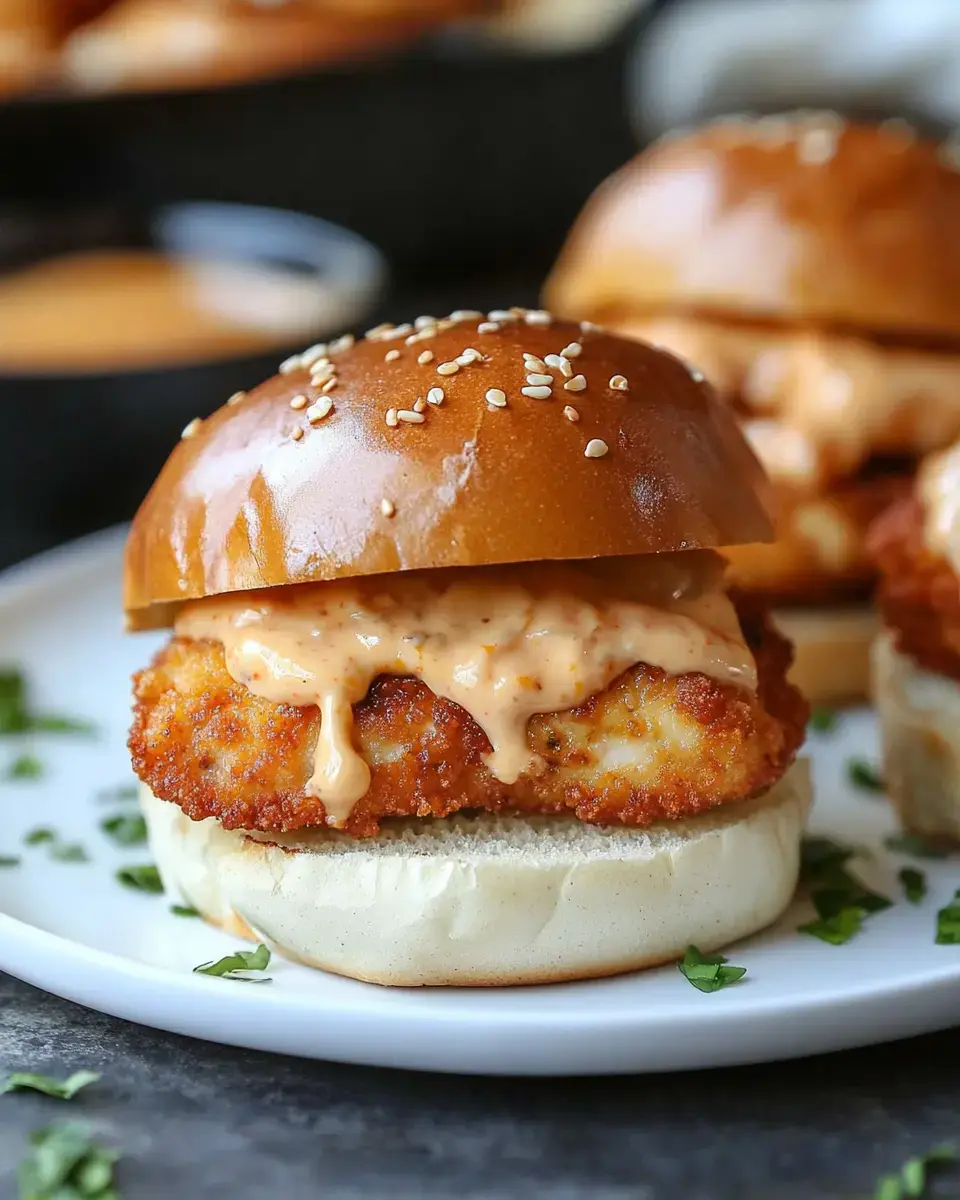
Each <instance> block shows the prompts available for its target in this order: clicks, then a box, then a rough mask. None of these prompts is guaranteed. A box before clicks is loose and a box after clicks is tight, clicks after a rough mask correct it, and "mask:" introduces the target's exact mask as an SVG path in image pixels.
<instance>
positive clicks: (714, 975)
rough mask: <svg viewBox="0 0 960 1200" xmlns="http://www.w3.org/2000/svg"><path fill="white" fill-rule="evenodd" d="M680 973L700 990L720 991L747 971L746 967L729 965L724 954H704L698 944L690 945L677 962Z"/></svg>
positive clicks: (735, 981)
mask: <svg viewBox="0 0 960 1200" xmlns="http://www.w3.org/2000/svg"><path fill="white" fill-rule="evenodd" d="M677 967H678V969H679V971H680V974H681V975H683V976H684V978H685V979H686V980H687V981H688V982H689V983H692V984H693V986H694V987H695V988H696V989H697V990H698V991H700V992H719V991H720V989H721V988H725V987H729V986H730V985H731V984H732V983H737V981H738V980H740V979H742V978H743V977H744V975H746V973H747V968H746V967H730V966H727V960H726V959H725V958H724V957H723V955H722V954H702V953H701V952H700V950H698V949H697V947H696V946H688V947H687V952H686V954H685V955H684V956H683V960H682V961H681V962H678V963H677Z"/></svg>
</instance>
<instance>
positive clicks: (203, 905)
mask: <svg viewBox="0 0 960 1200" xmlns="http://www.w3.org/2000/svg"><path fill="white" fill-rule="evenodd" d="M141 802H142V805H143V809H144V813H145V814H146V817H147V820H148V823H149V826H150V843H151V848H152V851H153V854H154V855H155V857H156V861H157V865H158V866H159V868H160V873H161V875H162V877H163V880H164V883H165V885H166V887H167V889H168V891H169V892H170V893H171V895H173V896H179V897H180V898H182V899H183V900H184V901H185V902H187V903H189V904H192V905H193V906H195V907H196V908H197V909H198V910H199V911H200V912H201V913H202V914H203V915H204V916H205V917H206V918H207V919H208V920H210V921H212V922H213V923H214V924H217V925H220V926H222V927H223V928H225V929H228V930H229V931H230V932H231V933H234V934H239V935H241V936H251V937H254V938H257V939H260V940H263V941H265V942H267V943H268V944H269V945H270V946H271V948H272V949H274V950H276V951H277V952H278V953H280V954H282V955H284V956H285V957H287V958H293V959H296V960H297V961H300V962H303V963H306V964H307V965H309V966H312V967H320V968H322V969H323V970H325V971H333V972H335V973H336V974H340V975H349V976H351V977H352V978H355V979H363V980H366V981H368V982H371V983H383V984H393V985H400V986H422V985H433V986H440V985H456V986H500V985H504V984H519V983H554V982H559V981H561V980H566V979H586V978H591V977H595V976H601V975H615V974H619V973H620V972H623V971H632V970H637V969H639V968H641V967H649V966H655V965H657V964H659V963H663V962H670V961H672V960H674V959H677V958H681V957H682V956H683V953H684V951H685V950H686V948H687V946H688V945H689V944H690V943H691V942H693V943H695V944H696V945H698V946H699V947H700V949H701V950H704V951H707V950H714V949H718V948H720V947H721V946H725V945H727V944H728V943H730V942H733V941H736V940H737V939H738V938H741V937H746V936H748V935H749V934H751V933H755V932H756V931H757V930H758V929H762V928H764V927H765V926H766V925H769V924H770V923H771V922H772V921H775V920H776V919H777V917H779V916H780V914H781V913H782V912H783V911H784V909H785V908H786V907H787V905H788V904H789V902H790V899H791V897H792V896H793V892H794V888H795V887H796V884H797V872H798V866H799V848H800V837H801V833H802V831H803V822H804V818H805V816H806V812H807V808H808V806H809V803H810V783H809V771H808V764H807V763H806V762H804V761H801V762H799V763H797V764H795V765H794V766H793V767H792V768H791V770H790V771H789V772H788V773H787V774H786V775H785V776H784V777H783V779H781V780H780V782H779V783H778V784H777V785H776V786H775V787H774V788H773V789H772V790H771V791H770V792H768V793H767V795H765V796H763V797H760V798H758V799H755V800H750V801H747V802H746V803H744V804H738V805H724V806H723V807H722V808H721V809H719V810H718V811H717V812H715V813H711V814H707V815H702V816H698V817H696V818H694V819H693V820H691V821H668V822H665V823H664V824H663V825H660V826H654V827H652V828H651V829H646V830H628V829H623V828H607V829H604V828H600V827H598V826H595V825H589V824H587V823H586V822H583V821H577V820H576V819H571V820H563V819H558V818H551V817H540V818H529V819H528V818H521V817H517V816H508V817H504V818H499V817H493V816H486V817H479V818H476V819H470V818H468V817H453V818H451V819H449V820H445V821H426V822H417V821H409V822H402V823H398V824H396V825H394V826H393V827H391V829H390V830H389V831H384V832H383V833H381V834H380V836H378V837H376V838H370V839H361V840H357V839H355V838H350V837H345V836H343V835H340V834H337V833H335V832H333V831H327V830H318V831H316V832H311V833H309V834H307V835H293V834H287V835H278V836H275V837H273V838H271V839H270V840H265V839H263V838H262V837H259V836H249V835H248V836H244V834H243V833H242V832H238V831H234V832H228V831H226V830H224V829H223V827H222V826H221V825H220V824H219V823H218V822H217V821H216V820H214V819H207V820H206V821H201V822H195V821H191V820H190V818H189V817H187V816H185V815H184V814H183V812H182V811H181V810H180V808H179V807H178V806H177V805H176V804H170V803H167V802H166V801H163V800H158V799H157V798H156V797H155V796H153V795H152V794H151V793H150V792H149V791H147V790H146V789H145V790H144V792H143V793H142V797H141Z"/></svg>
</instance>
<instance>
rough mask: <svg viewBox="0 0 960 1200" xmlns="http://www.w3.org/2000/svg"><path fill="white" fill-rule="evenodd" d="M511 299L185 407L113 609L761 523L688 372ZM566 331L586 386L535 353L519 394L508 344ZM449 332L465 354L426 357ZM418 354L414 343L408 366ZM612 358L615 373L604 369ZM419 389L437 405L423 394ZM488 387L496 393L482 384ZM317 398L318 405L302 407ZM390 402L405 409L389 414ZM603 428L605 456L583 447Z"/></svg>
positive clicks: (734, 537)
mask: <svg viewBox="0 0 960 1200" xmlns="http://www.w3.org/2000/svg"><path fill="white" fill-rule="evenodd" d="M517 311H518V312H519V313H520V314H521V315H519V316H514V318H513V319H511V320H502V321H500V322H497V323H495V324H496V328H495V329H493V330H491V329H489V328H488V326H487V325H486V324H485V322H486V318H481V317H480V316H479V314H466V315H465V314H455V315H456V316H457V317H458V318H459V319H457V320H456V321H451V322H450V323H448V324H446V327H445V328H441V329H439V330H438V331H437V332H435V333H433V334H432V335H431V334H430V332H429V330H424V331H423V333H424V335H423V336H421V338H420V340H418V341H416V342H415V343H414V344H413V345H407V344H406V337H407V336H408V335H409V327H406V330H404V329H403V328H401V331H400V333H399V335H398V334H393V333H392V332H391V330H389V329H388V330H386V331H380V332H379V333H376V331H373V332H374V333H375V334H376V336H374V337H369V338H366V339H364V340H363V341H360V342H358V343H357V344H356V345H355V346H351V347H348V348H345V347H343V346H334V347H331V348H330V353H331V355H332V362H333V369H334V370H335V372H336V374H335V386H334V387H333V389H332V391H330V392H329V394H328V395H324V394H323V393H322V391H321V390H320V388H319V387H318V386H314V385H312V384H311V382H310V374H309V372H308V370H307V369H306V368H304V367H300V366H298V365H297V363H296V362H293V363H287V364H284V366H285V370H286V373H281V374H280V375H277V376H275V377H274V378H273V379H270V380H268V381H267V382H266V383H265V384H263V385H262V386H261V387H258V388H256V389H255V390H254V391H252V392H250V393H249V394H247V395H246V396H245V397H243V398H241V399H239V402H237V403H233V404H230V405H227V406H225V407H224V408H222V409H220V410H219V411H218V412H216V413H215V414H214V415H213V416H212V417H210V418H209V419H208V420H207V421H205V422H204V423H203V424H202V425H198V423H193V425H192V426H191V427H190V428H189V429H188V431H187V432H188V433H189V434H191V436H189V437H185V438H184V439H183V440H182V441H181V442H180V444H179V445H178V446H177V447H176V449H175V450H174V452H173V454H172V455H171V456H170V458H169V459H168V461H167V463H166V465H165V466H164V468H163V470H162V471H161V472H160V475H159V477H158V479H157V481H156V483H155V484H154V486H153V488H152V490H151V491H150V494H149V495H148V496H147V498H146V500H145V501H144V503H143V504H142V506H141V508H140V511H139V512H138V513H137V515H136V517H135V519H134V522H133V527H132V529H131V532H130V537H129V540H128V543H127V552H126V566H125V581H124V604H125V608H126V611H127V614H128V619H129V623H130V625H131V627H133V628H148V627H157V626H159V625H162V624H164V623H168V622H169V620H170V618H171V614H172V611H173V609H174V608H175V606H176V605H177V604H178V603H179V602H181V601H184V600H187V599H193V598H198V597H203V596H210V595H217V594H221V593H225V592H237V591H244V590H247V589H249V588H261V587H271V586H275V585H283V584H292V583H306V582H313V581H317V580H326V579H337V578H344V577H349V576H357V575H372V574H379V573H383V572H393V571H401V570H411V569H415V568H433V567H452V566H460V567H471V566H483V565H489V564H494V563H509V562H531V561H541V560H544V559H577V558H593V557H600V556H610V555H627V554H649V553H654V552H657V551H668V550H687V549H697V548H710V547H717V546H722V545H729V544H733V543H736V542H743V541H762V540H764V539H767V538H769V537H770V535H771V528H770V523H769V519H768V517H767V514H766V511H765V509H764V505H763V502H762V499H761V495H760V492H761V491H762V490H763V488H764V484H765V481H764V478H763V474H762V470H761V468H760V466H759V464H758V462H757V460H756V459H755V458H754V456H753V453H752V451H751V450H750V449H749V448H748V447H747V444H746V442H745V441H744V440H743V437H742V435H741V434H740V432H739V430H738V428H737V425H736V422H735V419H734V418H733V416H732V415H731V413H730V412H729V410H728V409H727V408H726V407H725V406H723V405H722V404H720V403H719V402H718V401H717V399H716V397H715V396H714V394H713V391H712V390H711V389H710V388H709V387H708V386H707V385H705V384H703V383H702V382H699V381H698V380H699V376H697V377H694V376H692V375H691V374H690V372H689V371H688V369H687V368H686V367H685V366H684V365H683V364H682V363H681V362H680V361H679V360H678V359H676V358H674V357H672V356H671V355H669V354H665V353H662V352H660V351H657V350H655V349H653V348H652V347H650V346H647V345H644V344H643V343H640V342H633V341H627V340H625V339H623V338H618V337H614V336H612V335H610V334H606V333H602V332H597V331H594V330H589V331H587V332H584V331H582V330H581V328H580V326H579V325H573V324H567V323H564V322H554V323H552V324H531V323H529V322H528V320H527V319H525V317H524V316H523V315H522V313H523V310H517ZM527 316H528V317H529V318H530V319H533V320H535V319H536V314H527ZM544 319H545V318H544ZM478 324H479V325H480V326H481V328H482V329H483V332H480V331H479V330H478ZM571 346H572V347H573V348H572V349H571V350H570V354H571V356H573V357H572V362H573V367H572V370H573V371H574V372H576V373H577V375H582V376H583V377H584V379H585V380H586V386H585V387H584V388H583V389H582V390H577V391H568V390H564V387H563V384H564V381H565V377H564V375H563V374H562V373H561V371H560V369H558V368H553V369H552V371H551V373H552V375H553V376H554V384H553V391H552V395H551V396H550V397H549V398H536V397H530V396H527V395H524V394H523V393H522V391H521V389H522V388H524V387H528V386H530V385H529V384H528V382H527V376H528V374H531V371H530V370H529V369H528V368H527V367H526V366H525V365H524V357H523V355H524V352H529V353H532V354H535V355H539V356H540V358H541V359H543V358H545V357H546V356H547V355H559V352H560V351H561V350H563V349H564V348H567V347H571ZM577 346H581V347H582V349H581V351H580V352H579V353H578V352H577V349H576V347H577ZM468 349H475V350H476V351H477V352H478V353H479V354H482V355H483V357H482V359H480V360H479V361H475V362H469V363H467V362H465V365H463V366H461V367H459V368H458V370H457V371H456V373H454V374H446V373H442V372H445V371H447V370H448V367H446V366H445V365H442V364H448V363H451V362H455V360H456V359H457V357H458V356H464V358H465V359H467V358H469V357H470V356H469V355H464V351H466V350H468ZM318 353H319V352H318V351H316V350H315V351H314V354H313V355H311V356H308V357H316V356H317V355H318ZM424 354H430V355H432V358H431V360H430V361H429V362H427V363H420V362H419V361H418V359H419V356H421V355H424ZM388 359H390V361H387V360H388ZM438 368H439V369H438ZM618 375H619V376H622V377H623V378H624V379H625V380H626V381H627V386H628V388H629V390H626V391H624V390H618V389H616V388H614V387H611V386H610V381H611V380H612V379H614V378H615V377H616V376H618ZM574 382H575V384H576V385H577V386H579V383H578V381H577V380H574ZM534 386H535V385H534ZM434 388H442V389H443V401H442V403H441V404H440V405H434V404H430V403H426V404H424V398H425V397H427V395H428V393H429V392H430V391H431V389H434ZM493 389H497V391H496V393H495V399H500V398H501V397H500V395H499V393H500V392H502V393H503V396H504V397H505V398H506V407H499V408H498V407H494V406H492V405H491V404H490V403H488V402H487V400H486V395H487V393H488V391H491V390H493ZM304 397H306V398H307V402H308V407H303V406H304V403H305V401H304V399H303V398H304ZM318 398H319V399H320V400H321V402H326V401H328V400H332V401H333V407H332V410H331V411H330V412H329V414H328V415H326V416H325V417H322V418H318V417H317V412H316V410H315V409H314V408H313V404H314V402H315V401H316V400H317V399H318ZM418 401H419V403H420V404H422V405H423V408H424V411H423V412H422V414H418V413H414V410H415V407H416V406H417V404H418ZM565 406H574V407H575V408H576V410H577V412H578V413H579V420H577V421H571V420H569V419H568V418H567V417H566V416H565V415H564V407H565ZM390 409H398V410H401V411H402V412H404V413H412V414H413V415H416V416H422V418H423V420H422V423H419V424H414V423H407V422H404V421H402V420H401V421H398V423H397V424H396V426H395V427H391V426H390V425H388V424H387V420H386V416H387V414H388V411H389V410H390ZM312 416H313V417H314V418H315V421H311V417H312ZM197 426H198V427H197ZM601 440H602V442H603V443H605V444H606V446H607V447H608V450H607V452H606V453H605V454H603V455H602V457H587V456H586V453H585V452H586V451H587V448H588V447H590V446H591V443H593V446H594V448H597V449H602V447H599V446H597V443H598V442H599V441H601Z"/></svg>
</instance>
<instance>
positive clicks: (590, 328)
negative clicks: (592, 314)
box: [580, 321, 603, 333]
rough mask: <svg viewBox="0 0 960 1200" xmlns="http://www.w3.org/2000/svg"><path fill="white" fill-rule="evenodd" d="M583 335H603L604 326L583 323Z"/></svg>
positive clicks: (589, 322)
mask: <svg viewBox="0 0 960 1200" xmlns="http://www.w3.org/2000/svg"><path fill="white" fill-rule="evenodd" d="M580 332H581V333H603V326H602V325H597V324H596V322H595V321H581V322H580Z"/></svg>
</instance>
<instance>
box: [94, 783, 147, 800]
mask: <svg viewBox="0 0 960 1200" xmlns="http://www.w3.org/2000/svg"><path fill="white" fill-rule="evenodd" d="M137 796H138V789H137V785H136V784H135V783H121V784H117V786H116V787H109V788H101V789H100V791H99V792H97V793H96V796H95V797H94V798H95V799H96V801H97V803H98V804H120V803H124V802H128V801H131V800H136V799H137Z"/></svg>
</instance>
